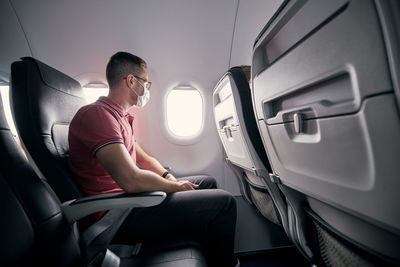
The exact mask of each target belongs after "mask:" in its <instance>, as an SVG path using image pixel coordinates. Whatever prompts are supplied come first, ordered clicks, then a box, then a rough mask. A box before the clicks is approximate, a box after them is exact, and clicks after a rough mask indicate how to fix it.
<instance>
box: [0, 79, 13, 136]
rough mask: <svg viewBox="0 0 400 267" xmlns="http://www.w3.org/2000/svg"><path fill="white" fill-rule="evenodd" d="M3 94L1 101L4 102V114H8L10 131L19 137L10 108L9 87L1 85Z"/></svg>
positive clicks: (0, 89) (0, 90)
mask: <svg viewBox="0 0 400 267" xmlns="http://www.w3.org/2000/svg"><path fill="white" fill-rule="evenodd" d="M0 92H1V100H2V102H3V108H4V112H5V114H6V120H7V123H8V126H9V127H10V130H11V132H12V134H13V135H14V136H17V129H16V128H15V124H14V119H13V117H12V115H11V108H10V97H9V96H10V95H9V92H10V90H9V87H8V85H1V86H0Z"/></svg>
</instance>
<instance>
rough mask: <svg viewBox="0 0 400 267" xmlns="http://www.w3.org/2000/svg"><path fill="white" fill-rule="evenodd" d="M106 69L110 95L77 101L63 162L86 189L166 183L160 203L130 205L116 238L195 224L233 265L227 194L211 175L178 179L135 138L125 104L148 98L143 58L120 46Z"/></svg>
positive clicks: (156, 187) (219, 261) (216, 258)
mask: <svg viewBox="0 0 400 267" xmlns="http://www.w3.org/2000/svg"><path fill="white" fill-rule="evenodd" d="M106 77H107V81H108V83H109V88H110V90H109V94H108V96H107V97H100V98H99V99H98V100H97V101H96V102H95V103H92V104H89V105H86V106H84V107H82V108H81V109H80V110H79V111H78V112H77V113H76V114H75V116H74V118H73V119H72V121H71V124H70V128H69V135H68V142H69V148H70V156H69V159H68V165H69V167H70V169H71V170H72V172H73V174H74V176H75V178H76V181H77V183H78V184H79V185H80V187H81V189H82V190H83V191H84V192H85V193H87V194H88V195H96V194H104V193H114V192H147V191H164V192H166V193H168V196H167V198H166V200H165V201H164V202H163V203H162V204H160V205H158V206H154V207H150V208H136V209H133V211H132V212H131V214H130V215H129V216H128V217H127V219H126V220H125V221H124V223H123V224H122V226H121V228H120V230H119V232H118V233H117V235H116V240H117V241H119V242H143V241H145V240H150V239H153V238H158V237H160V236H165V237H167V236H168V235H176V234H178V233H180V232H195V233H199V236H201V237H202V238H203V239H204V242H205V248H206V250H207V251H206V253H207V254H208V258H209V259H211V260H212V262H211V264H212V265H215V266H235V264H236V259H235V257H234V254H233V249H234V234H235V225H236V202H235V199H234V198H233V196H232V195H231V194H230V193H228V192H226V191H223V190H220V189H216V181H215V179H214V178H211V177H209V176H193V177H184V178H180V179H176V178H175V177H174V176H173V175H172V174H171V173H169V172H168V171H166V170H165V169H164V168H163V166H162V165H161V164H160V162H159V161H158V160H157V159H155V158H154V157H152V156H149V155H148V154H147V153H146V152H145V151H144V150H143V149H142V148H141V147H140V146H139V144H137V143H136V142H135V137H134V127H133V120H134V117H133V116H132V115H131V114H130V113H129V110H130V109H131V108H132V107H133V106H136V107H143V106H144V105H145V104H146V103H147V102H148V101H149V99H150V92H149V89H150V86H151V83H150V82H149V81H148V74H147V65H146V62H145V61H144V60H142V59H141V58H139V57H137V56H135V55H132V54H130V53H126V52H118V53H116V54H114V55H113V56H112V57H111V58H110V60H109V62H108V64H107V68H106ZM139 166H140V167H139ZM199 189H203V190H199Z"/></svg>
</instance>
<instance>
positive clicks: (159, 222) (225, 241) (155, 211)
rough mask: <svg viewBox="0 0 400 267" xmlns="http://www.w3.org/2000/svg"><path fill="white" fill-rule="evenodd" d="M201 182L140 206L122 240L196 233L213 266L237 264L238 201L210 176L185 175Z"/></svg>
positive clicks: (123, 230) (127, 222)
mask: <svg viewBox="0 0 400 267" xmlns="http://www.w3.org/2000/svg"><path fill="white" fill-rule="evenodd" d="M178 180H188V181H191V182H192V183H195V184H198V185H199V188H198V189H197V190H194V191H184V192H176V193H172V194H168V196H167V198H166V199H165V200H164V201H163V203H161V204H160V205H158V206H154V207H150V208H136V209H133V210H132V212H131V214H130V215H128V217H127V218H126V220H125V221H124V223H123V224H122V226H121V228H120V230H119V232H118V233H117V236H116V240H117V241H120V242H121V241H122V242H132V241H133V242H143V243H144V242H145V241H148V240H160V239H161V240H162V239H164V240H165V239H169V238H170V239H172V240H173V239H174V237H179V235H182V234H187V233H193V234H196V235H198V236H200V237H201V239H202V241H203V242H204V247H205V250H206V253H207V256H208V259H210V260H211V262H210V264H211V265H212V266H234V265H235V263H236V259H235V258H234V255H233V250H234V238H235V225H236V202H235V199H234V198H233V196H232V195H231V194H230V193H228V192H226V191H223V190H220V189H216V187H217V186H216V181H215V179H214V178H212V177H209V176H192V177H182V178H179V179H178Z"/></svg>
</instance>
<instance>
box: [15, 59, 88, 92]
mask: <svg viewBox="0 0 400 267" xmlns="http://www.w3.org/2000/svg"><path fill="white" fill-rule="evenodd" d="M22 60H31V61H33V62H35V63H36V64H37V66H38V69H39V72H40V76H41V78H42V81H43V83H44V84H46V85H47V86H49V87H52V88H53V89H56V90H59V91H61V92H64V93H67V94H70V95H73V96H77V97H85V96H84V94H83V91H82V88H81V85H80V83H79V82H78V81H76V80H74V79H73V78H71V77H69V76H67V75H65V74H64V73H62V72H60V71H58V70H56V69H54V68H52V67H50V66H48V65H46V64H44V63H43V62H41V61H39V60H37V59H35V58H32V57H23V58H22Z"/></svg>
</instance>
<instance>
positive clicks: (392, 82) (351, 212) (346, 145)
mask: <svg viewBox="0 0 400 267" xmlns="http://www.w3.org/2000/svg"><path fill="white" fill-rule="evenodd" d="M399 10H400V4H399V2H398V1H367V0H352V1H339V0H338V1H331V0H329V1H285V2H284V3H283V5H282V7H281V8H280V11H279V13H278V14H277V15H276V16H275V17H274V18H273V19H272V20H271V21H270V22H269V24H268V25H267V26H266V27H265V28H264V30H263V32H262V33H261V34H260V35H259V37H258V38H257V40H256V43H255V46H254V51H253V60H252V83H253V88H252V95H253V103H254V107H255V112H256V119H257V122H258V126H259V129H260V132H261V136H262V138H263V141H264V145H265V149H266V150H267V151H268V155H269V156H270V160H271V165H272V167H273V171H274V175H275V177H276V182H277V183H278V184H280V185H279V186H280V187H281V189H282V191H283V192H284V193H285V196H286V197H287V199H288V202H289V204H290V205H289V213H290V215H289V217H290V222H289V224H290V228H291V229H294V230H293V232H292V236H291V237H292V239H294V240H296V241H297V242H298V243H299V244H300V246H301V247H302V248H303V251H304V252H305V254H307V255H308V256H309V257H313V256H314V257H320V258H319V260H322V261H324V263H325V264H327V265H332V264H333V265H335V264H339V263H341V264H342V265H356V264H359V263H362V265H364V264H367V263H376V262H378V263H379V262H381V261H382V262H384V263H386V264H387V263H399V262H400V234H399V233H400V231H399V230H400V213H399V204H398V203H399V194H398V188H400V179H398V177H399V173H400V165H399V164H398V162H397V160H395V159H396V158H398V154H399V151H400V138H399V136H400V120H399V99H400V97H399V96H400V94H399V92H400V90H399V83H398V81H399V69H400V68H399V60H398V58H399V52H398V51H399V48H400V43H399V40H400V39H399V36H400V34H399V29H400V23H399V20H398V14H399ZM317 260H318V259H317Z"/></svg>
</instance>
